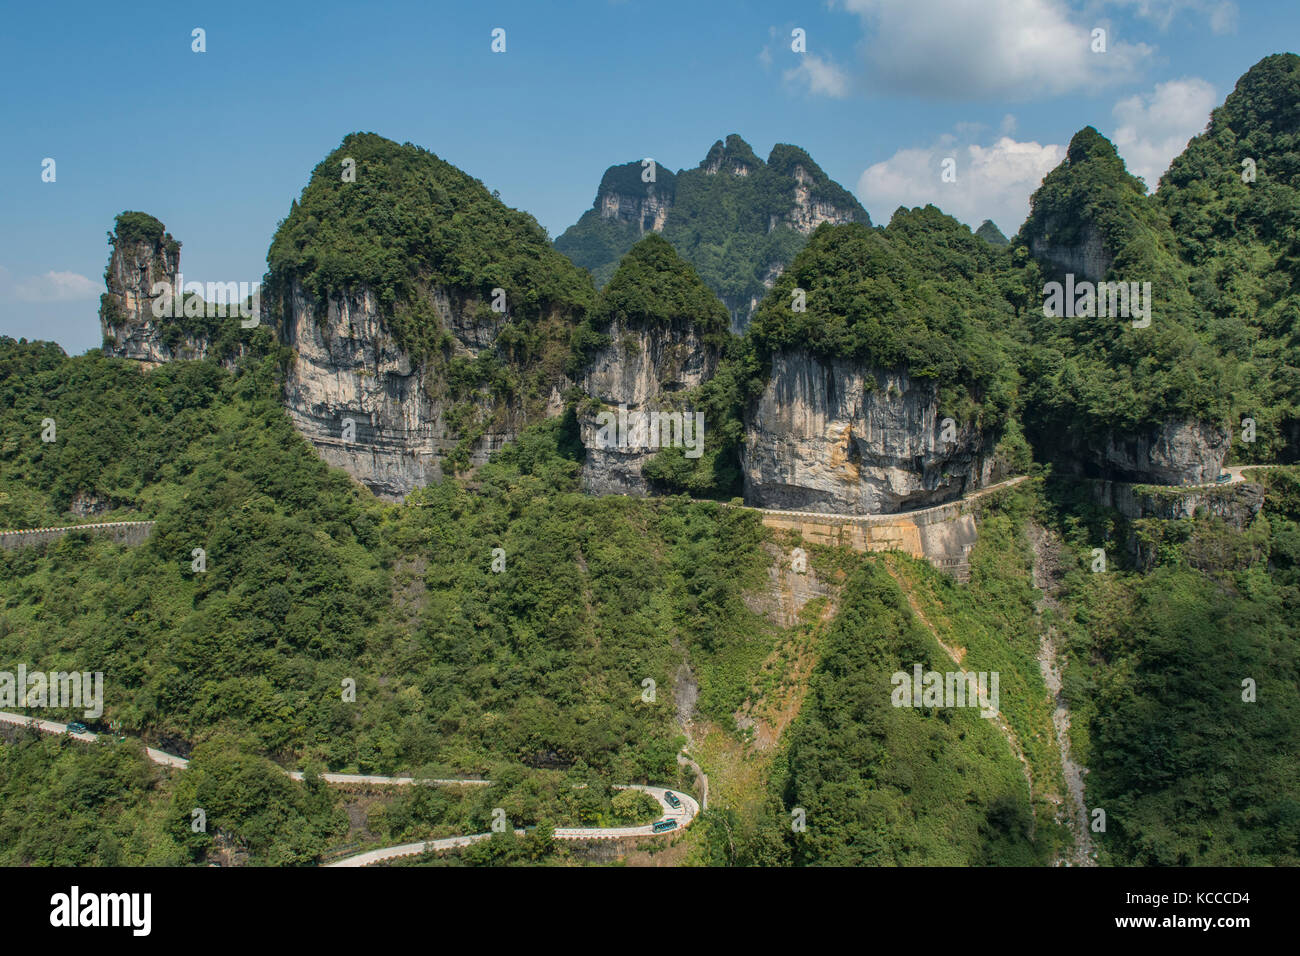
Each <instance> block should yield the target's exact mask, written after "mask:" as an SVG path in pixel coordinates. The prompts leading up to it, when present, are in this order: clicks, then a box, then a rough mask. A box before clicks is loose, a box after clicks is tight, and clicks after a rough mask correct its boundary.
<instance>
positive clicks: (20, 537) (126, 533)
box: [0, 521, 155, 550]
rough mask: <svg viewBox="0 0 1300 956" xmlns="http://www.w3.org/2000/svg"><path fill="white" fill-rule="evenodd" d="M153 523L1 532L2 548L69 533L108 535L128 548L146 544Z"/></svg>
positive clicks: (80, 525) (48, 539)
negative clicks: (81, 532)
mask: <svg viewBox="0 0 1300 956" xmlns="http://www.w3.org/2000/svg"><path fill="white" fill-rule="evenodd" d="M154 524H155V522H153V521H107V522H104V523H102V524H76V525H69V526H67V527H65V528H28V529H26V530H22V531H0V548H4V549H5V550H13V549H14V548H23V547H27V546H29V545H33V544H45V543H46V542H49V541H57V540H58V539H59V538H62V537H63V536H64V535H65V534H67V533H68V532H69V531H88V532H90V533H92V534H98V535H107V536H108V537H110V538H112V539H113V540H114V541H117V542H118V543H120V544H125V545H128V546H132V547H133V546H135V545H138V544H144V542H145V541H146V540H148V538H149V535H150V534H151V533H152V532H153V526H154Z"/></svg>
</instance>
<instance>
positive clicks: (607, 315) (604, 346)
mask: <svg viewBox="0 0 1300 956" xmlns="http://www.w3.org/2000/svg"><path fill="white" fill-rule="evenodd" d="M726 328H727V314H726V310H725V309H724V308H723V306H722V303H721V302H719V301H718V299H717V297H716V296H715V295H713V293H712V292H710V291H709V289H708V288H707V287H706V286H705V285H704V283H703V282H702V281H700V278H699V276H698V275H696V273H695V270H694V269H692V268H691V267H690V265H689V264H687V263H686V262H685V261H683V260H682V258H681V257H680V256H678V255H677V253H676V252H675V251H674V250H673V248H672V246H671V245H669V244H668V243H667V242H666V241H665V240H664V239H662V238H660V237H659V236H657V235H650V236H647V237H646V238H645V239H643V240H642V241H641V242H639V243H637V245H636V246H634V247H633V248H632V249H631V251H629V252H628V254H627V255H626V256H625V257H624V259H623V261H622V263H621V264H620V265H619V268H618V271H617V272H616V273H615V274H614V277H613V278H612V279H611V280H610V283H609V285H608V286H606V288H605V291H604V292H603V293H602V294H601V296H600V299H599V300H598V302H597V305H596V312H595V316H594V317H593V331H596V330H599V334H600V339H599V344H598V345H596V346H595V347H593V348H592V349H590V350H589V352H588V354H587V356H586V361H585V362H584V364H583V368H582V371H581V372H580V374H579V375H578V380H577V381H578V385H579V386H580V387H581V389H582V391H583V392H584V393H585V394H586V396H587V398H586V400H585V401H583V402H582V403H581V405H580V408H579V413H578V425H579V428H580V431H581V435H582V442H583V445H584V446H585V448H586V460H585V462H584V463H583V469H582V484H583V488H584V489H586V490H587V491H589V492H591V493H593V494H631V495H643V494H645V493H646V492H647V491H648V490H649V482H648V481H647V478H646V476H645V475H644V473H643V469H644V466H645V465H646V463H647V462H648V461H650V459H651V458H653V457H654V456H655V455H657V454H658V453H659V451H660V449H661V448H664V447H670V446H673V445H676V446H677V447H681V448H682V449H683V454H684V455H685V456H686V457H688V458H690V457H696V458H698V457H699V455H698V454H697V452H698V453H700V454H702V451H703V438H704V436H703V430H704V428H706V427H707V423H704V424H703V425H702V423H701V418H702V413H700V412H699V411H698V409H696V408H693V407H690V403H689V402H688V401H687V396H688V394H689V393H690V390H691V389H695V388H698V387H699V386H700V385H702V384H704V383H705V382H706V381H708V379H709V378H711V377H712V376H713V373H714V372H715V371H716V370H717V366H718V360H719V357H720V355H721V351H722V343H723V341H724V339H725V336H726Z"/></svg>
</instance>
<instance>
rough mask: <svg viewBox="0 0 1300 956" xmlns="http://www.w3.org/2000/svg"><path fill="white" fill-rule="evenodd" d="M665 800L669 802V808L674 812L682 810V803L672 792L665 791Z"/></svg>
mask: <svg viewBox="0 0 1300 956" xmlns="http://www.w3.org/2000/svg"><path fill="white" fill-rule="evenodd" d="M664 800H665V801H667V803H668V806H670V807H672V808H673V809H674V810H680V809H681V808H682V802H681V801H680V800H678V799H677V794H675V793H673V792H672V791H671V790H665V791H664Z"/></svg>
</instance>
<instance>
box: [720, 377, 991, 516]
mask: <svg viewBox="0 0 1300 956" xmlns="http://www.w3.org/2000/svg"><path fill="white" fill-rule="evenodd" d="M941 431H942V420H941V416H940V414H939V402H938V395H937V390H936V388H935V387H934V386H933V385H931V384H929V383H927V382H921V381H913V380H912V379H911V378H910V377H909V376H908V375H907V373H906V372H905V371H888V370H884V369H872V368H867V367H864V366H862V365H860V364H859V363H856V362H853V361H849V360H842V359H837V360H822V359H819V358H816V357H814V356H812V355H810V354H808V353H806V352H803V351H797V352H786V353H778V354H776V355H773V356H772V373H771V376H770V377H769V379H768V383H767V387H766V388H765V389H764V391H763V394H762V395H761V396H760V397H759V398H758V399H757V401H756V402H755V403H754V404H753V405H752V406H751V407H750V409H749V410H748V412H747V414H746V418H745V448H744V451H743V452H742V456H741V465H742V469H743V472H744V482H745V501H746V503H747V504H750V505H755V506H758V507H766V508H780V509H788V510H797V511H819V512H827V513H835V514H877V513H883V512H896V511H903V510H909V509H913V508H921V507H926V506H929V505H934V504H939V503H941V502H944V501H948V500H950V499H953V498H956V497H958V496H959V495H962V494H964V493H967V492H970V491H972V490H974V489H976V488H979V487H982V486H983V485H986V484H988V483H990V482H991V481H992V480H994V466H993V455H992V450H991V449H990V448H987V447H986V442H985V439H984V436H982V435H981V434H980V433H979V432H978V431H976V430H975V429H973V428H971V427H969V426H963V425H962V423H955V436H954V440H952V441H950V442H945V441H943V440H941Z"/></svg>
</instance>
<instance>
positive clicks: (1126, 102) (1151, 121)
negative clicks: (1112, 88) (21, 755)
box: [1111, 77, 1218, 189]
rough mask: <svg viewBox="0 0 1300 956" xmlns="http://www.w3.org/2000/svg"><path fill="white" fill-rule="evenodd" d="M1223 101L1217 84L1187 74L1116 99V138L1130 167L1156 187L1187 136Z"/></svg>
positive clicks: (1113, 112) (1114, 113)
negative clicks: (1219, 95) (1143, 91)
mask: <svg viewBox="0 0 1300 956" xmlns="http://www.w3.org/2000/svg"><path fill="white" fill-rule="evenodd" d="M1217 104H1218V97H1217V96H1216V95H1215V93H1214V87H1212V86H1211V85H1210V84H1209V83H1207V82H1205V81H1204V80H1202V79H1199V78H1196V77H1185V78H1183V79H1181V80H1170V81H1169V82H1168V83H1158V84H1156V88H1155V89H1154V90H1153V91H1152V92H1150V93H1138V94H1135V95H1133V96H1129V97H1126V98H1124V99H1122V100H1120V101H1119V102H1118V103H1116V104H1115V107H1114V109H1113V110H1112V111H1111V112H1112V114H1113V115H1114V117H1115V122H1116V126H1115V131H1114V133H1113V134H1112V136H1111V139H1112V140H1113V141H1114V143H1115V148H1116V149H1117V150H1119V154H1120V155H1121V156H1122V157H1124V163H1125V165H1126V166H1127V167H1128V171H1129V172H1130V173H1132V174H1133V175H1135V176H1141V177H1142V178H1143V179H1145V180H1146V183H1147V186H1148V188H1150V189H1155V188H1156V184H1157V183H1158V182H1159V181H1160V177H1161V175H1163V174H1164V171H1165V170H1166V169H1168V168H1169V163H1170V162H1171V161H1172V160H1173V158H1174V157H1175V156H1177V155H1178V154H1179V153H1181V152H1182V151H1183V149H1184V148H1186V146H1187V141H1188V140H1189V139H1191V138H1192V137H1193V136H1195V135H1196V134H1197V133H1199V132H1201V131H1202V130H1203V129H1205V124H1206V123H1207V122H1209V119H1210V111H1211V110H1212V109H1214V107H1215V106H1216V105H1217Z"/></svg>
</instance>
